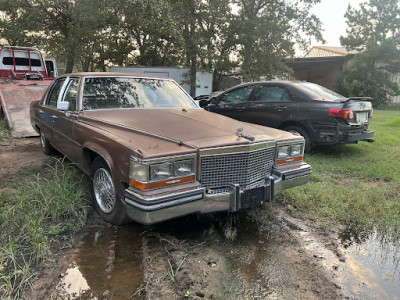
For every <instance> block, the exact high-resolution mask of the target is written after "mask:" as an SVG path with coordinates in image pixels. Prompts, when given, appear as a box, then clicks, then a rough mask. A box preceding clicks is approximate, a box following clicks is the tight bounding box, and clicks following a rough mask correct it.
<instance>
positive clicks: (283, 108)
mask: <svg viewBox="0 0 400 300" xmlns="http://www.w3.org/2000/svg"><path fill="white" fill-rule="evenodd" d="M286 109H287V107H286V106H278V107H277V108H276V110H277V111H284V110H286Z"/></svg>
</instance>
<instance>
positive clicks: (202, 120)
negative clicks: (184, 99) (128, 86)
mask: <svg viewBox="0 0 400 300" xmlns="http://www.w3.org/2000/svg"><path fill="white" fill-rule="evenodd" d="M80 116H82V117H83V118H82V119H83V120H85V122H87V123H93V124H92V125H93V126H96V124H97V123H98V122H101V123H102V124H101V126H97V127H104V128H107V131H109V132H113V133H114V134H117V135H120V136H121V130H123V132H124V134H129V132H132V133H136V134H138V133H141V134H144V135H147V136H149V135H150V136H152V137H159V138H160V139H168V140H169V142H174V143H176V144H184V145H186V146H189V147H192V148H207V147H218V146H224V145H232V144H244V143H249V142H251V141H250V140H249V139H247V138H244V137H238V136H237V130H238V128H243V133H244V134H245V135H249V136H252V137H254V140H255V141H257V140H268V139H270V140H271V139H275V140H282V139H283V140H291V139H299V137H297V136H295V135H293V134H291V133H289V132H286V131H281V130H277V129H273V128H269V127H264V126H259V125H255V124H250V123H244V122H240V121H237V120H233V119H231V118H228V117H225V116H222V115H219V114H215V113H211V112H208V111H205V110H203V109H197V108H194V109H182V108H179V109H173V108H171V109H116V110H97V111H85V112H83V113H81V114H80ZM135 142H136V143H138V144H140V141H138V139H135ZM166 142H167V141H166ZM143 146H144V145H143Z"/></svg>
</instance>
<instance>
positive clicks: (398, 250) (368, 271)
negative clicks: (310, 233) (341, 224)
mask: <svg viewBox="0 0 400 300" xmlns="http://www.w3.org/2000/svg"><path fill="white" fill-rule="evenodd" d="M355 240H356V241H355ZM342 242H343V245H344V250H343V252H344V254H345V257H346V265H347V267H348V268H347V269H346V270H344V274H343V275H344V276H343V277H344V280H343V286H344V287H345V288H346V290H348V291H349V294H350V295H351V296H353V297H354V298H357V299H400V242H393V241H387V240H385V239H384V237H382V236H381V235H380V234H378V233H377V232H372V233H366V234H365V233H364V236H363V238H362V239H359V238H358V237H356V238H354V237H353V238H351V239H347V237H343V240H342Z"/></svg>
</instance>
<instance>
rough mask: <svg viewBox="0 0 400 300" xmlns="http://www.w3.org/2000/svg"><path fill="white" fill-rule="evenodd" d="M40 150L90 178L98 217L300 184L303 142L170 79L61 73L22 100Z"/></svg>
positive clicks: (240, 199)
mask: <svg viewBox="0 0 400 300" xmlns="http://www.w3.org/2000/svg"><path fill="white" fill-rule="evenodd" d="M31 122H32V126H33V127H34V129H35V130H36V131H37V132H38V133H39V134H40V141H41V145H42V147H43V151H44V153H46V154H51V153H52V152H53V151H54V150H58V151H59V152H61V153H62V154H64V155H65V156H67V157H68V158H69V159H70V160H71V161H72V162H74V163H76V164H77V165H78V166H79V167H80V168H81V169H82V170H83V171H84V172H86V173H87V174H89V175H90V179H91V180H90V187H91V192H92V198H93V205H94V207H95V209H96V211H97V212H98V213H99V214H100V215H101V216H102V217H103V219H104V220H106V221H108V222H110V223H113V224H117V225H119V224H123V223H126V222H127V221H129V220H135V221H137V222H139V223H142V224H153V223H157V222H162V221H164V220H168V219H171V218H176V217H179V216H183V215H188V214H192V213H209V212H216V211H230V212H235V211H238V210H239V209H243V208H249V207H254V206H257V205H260V204H261V203H263V202H267V201H272V200H273V198H274V195H276V194H277V193H279V192H281V191H282V190H283V189H286V188H290V187H293V186H297V185H300V184H304V183H306V182H308V180H309V178H310V174H311V167H310V166H309V165H308V164H306V163H304V162H303V153H304V139H303V137H300V136H296V135H293V134H291V133H289V132H285V131H281V130H277V129H272V128H268V127H263V126H259V125H254V124H249V123H244V122H240V121H236V120H233V119H230V118H228V117H225V116H222V115H219V114H215V113H211V112H208V111H205V110H203V109H201V108H199V107H198V106H197V104H196V103H195V102H194V101H193V100H192V98H191V97H190V96H189V95H188V94H187V93H186V92H185V91H184V90H183V89H182V88H181V87H180V86H179V85H178V84H176V83H175V82H174V81H173V80H171V79H168V78H162V77H154V76H147V75H132V74H123V73H77V74H67V75H64V76H61V77H59V78H57V79H56V80H54V82H53V83H52V85H51V86H50V87H49V88H48V90H47V92H46V93H45V95H44V96H43V99H42V100H40V101H37V102H33V103H32V105H31Z"/></svg>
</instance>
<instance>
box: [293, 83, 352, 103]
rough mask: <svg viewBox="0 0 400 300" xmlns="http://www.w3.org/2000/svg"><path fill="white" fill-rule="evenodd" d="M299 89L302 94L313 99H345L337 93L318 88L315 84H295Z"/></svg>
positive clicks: (321, 87)
mask: <svg viewBox="0 0 400 300" xmlns="http://www.w3.org/2000/svg"><path fill="white" fill-rule="evenodd" d="M296 85H297V86H298V87H299V88H301V89H302V90H303V91H304V92H306V93H307V94H309V95H310V96H311V97H312V98H313V99H321V100H331V101H333V100H336V99H344V98H346V97H344V96H342V95H339V94H338V93H336V92H334V91H331V90H330V89H327V88H325V87H323V86H320V85H318V84H315V83H310V82H301V83H297V84H296Z"/></svg>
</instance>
